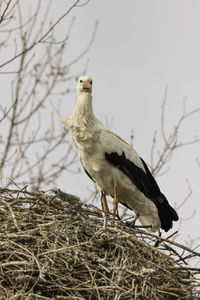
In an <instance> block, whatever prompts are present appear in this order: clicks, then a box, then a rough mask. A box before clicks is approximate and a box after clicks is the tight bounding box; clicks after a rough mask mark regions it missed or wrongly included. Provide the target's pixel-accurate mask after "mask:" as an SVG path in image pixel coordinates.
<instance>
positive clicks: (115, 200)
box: [113, 183, 119, 219]
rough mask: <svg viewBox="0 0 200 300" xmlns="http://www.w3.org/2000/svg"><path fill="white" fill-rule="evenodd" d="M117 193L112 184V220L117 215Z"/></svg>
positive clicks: (115, 187)
mask: <svg viewBox="0 0 200 300" xmlns="http://www.w3.org/2000/svg"><path fill="white" fill-rule="evenodd" d="M118 202H119V201H118V193H117V186H116V184H115V183H114V199H113V219H114V218H115V216H116V213H117V215H118Z"/></svg>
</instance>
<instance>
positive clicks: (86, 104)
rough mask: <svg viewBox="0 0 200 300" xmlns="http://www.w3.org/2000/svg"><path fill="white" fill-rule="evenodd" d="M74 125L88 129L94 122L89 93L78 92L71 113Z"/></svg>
mask: <svg viewBox="0 0 200 300" xmlns="http://www.w3.org/2000/svg"><path fill="white" fill-rule="evenodd" d="M72 119H73V122H74V125H75V126H76V125H77V126H79V127H81V128H82V129H88V128H89V127H91V126H92V124H93V122H94V114H93V108H92V95H91V94H90V93H86V92H85V93H84V92H83V93H79V94H78V95H77V102H76V106H75V109H74V112H73V114H72Z"/></svg>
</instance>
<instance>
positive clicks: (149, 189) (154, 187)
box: [105, 152, 178, 231]
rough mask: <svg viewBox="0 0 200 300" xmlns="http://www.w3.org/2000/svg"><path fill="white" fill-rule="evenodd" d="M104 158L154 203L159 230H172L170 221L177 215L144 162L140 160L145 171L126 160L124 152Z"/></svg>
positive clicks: (106, 154)
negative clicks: (159, 225)
mask: <svg viewBox="0 0 200 300" xmlns="http://www.w3.org/2000/svg"><path fill="white" fill-rule="evenodd" d="M105 158H106V160H107V161H108V162H109V163H111V164H112V165H113V166H115V167H117V168H118V169H119V170H121V171H122V172H123V173H124V174H126V175H127V176H128V177H129V179H130V180H131V181H132V182H133V183H134V184H135V185H136V186H137V188H138V189H139V190H140V191H141V192H142V193H143V194H144V195H145V196H146V197H147V198H149V199H150V200H152V201H153V202H154V204H155V205H156V207H157V209H158V214H159V217H160V221H161V228H162V229H164V230H165V231H168V230H169V229H170V228H172V221H177V220H178V215H177V213H176V211H175V210H174V209H173V208H172V207H171V206H170V204H169V202H168V201H167V199H166V197H165V196H164V195H163V194H162V193H161V191H160V188H159V186H158V184H157V182H156V180H155V179H154V177H153V175H152V174H151V172H150V170H149V168H148V167H147V165H146V163H145V162H144V160H143V159H142V158H141V161H142V163H143V166H144V169H145V171H144V170H143V169H142V168H139V167H138V166H136V165H135V164H134V163H133V162H132V161H130V160H129V159H127V158H126V156H125V153H124V152H122V155H119V154H118V153H116V152H112V153H110V154H108V153H105Z"/></svg>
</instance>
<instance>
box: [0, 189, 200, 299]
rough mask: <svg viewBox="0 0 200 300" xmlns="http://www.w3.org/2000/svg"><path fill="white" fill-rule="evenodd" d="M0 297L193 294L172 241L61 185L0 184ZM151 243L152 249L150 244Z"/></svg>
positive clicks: (189, 271)
mask: <svg viewBox="0 0 200 300" xmlns="http://www.w3.org/2000/svg"><path fill="white" fill-rule="evenodd" d="M0 219H1V226H0V237H1V239H0V262H1V268H0V295H1V298H0V299H31V300H32V299H70V300H71V299H91V300H95V299H112V300H113V299H114V300H118V299H121V300H122V299H124V300H127V299H143V300H144V299H148V300H150V299H159V300H160V299H197V298H198V296H199V294H198V289H197V286H198V280H197V279H196V277H195V276H196V275H197V274H199V273H200V269H198V268H190V267H188V266H186V265H185V260H184V258H183V255H181V256H180V255H179V254H178V252H179V251H178V250H177V247H181V248H182V249H181V250H183V251H184V253H185V251H189V252H190V253H189V255H188V256H193V255H197V256H198V255H199V254H198V253H195V252H194V251H192V250H190V249H187V248H186V247H184V246H180V245H178V244H177V243H175V242H172V241H171V242H170V241H169V240H165V239H162V238H160V237H157V236H156V235H154V234H150V233H147V232H146V231H145V230H141V229H139V228H133V227H132V226H129V225H130V224H128V223H125V222H122V221H114V220H112V218H111V217H110V216H109V215H108V216H107V215H104V213H102V212H101V211H100V210H99V209H97V208H95V207H93V206H86V205H83V204H82V203H81V202H80V200H79V199H78V198H77V197H75V196H72V195H68V194H66V193H63V192H61V191H57V192H56V193H55V195H54V194H46V193H44V192H28V191H27V190H26V188H24V189H22V190H8V189H0ZM155 243H156V244H157V246H158V247H155Z"/></svg>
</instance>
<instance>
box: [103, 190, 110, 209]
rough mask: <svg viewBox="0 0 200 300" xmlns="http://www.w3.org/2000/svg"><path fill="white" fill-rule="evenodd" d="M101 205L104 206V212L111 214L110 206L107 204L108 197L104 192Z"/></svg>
mask: <svg viewBox="0 0 200 300" xmlns="http://www.w3.org/2000/svg"><path fill="white" fill-rule="evenodd" d="M101 203H102V206H103V211H104V212H109V208H108V204H107V200H106V195H105V194H104V192H101Z"/></svg>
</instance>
